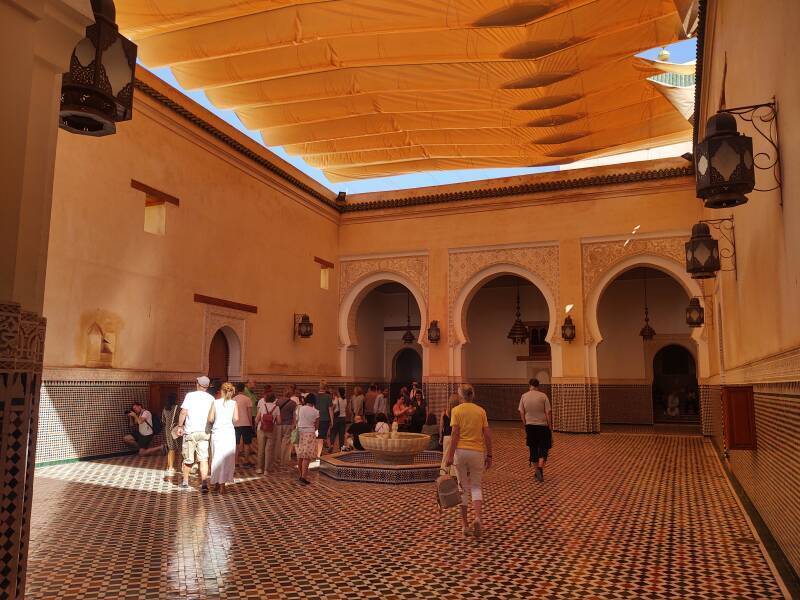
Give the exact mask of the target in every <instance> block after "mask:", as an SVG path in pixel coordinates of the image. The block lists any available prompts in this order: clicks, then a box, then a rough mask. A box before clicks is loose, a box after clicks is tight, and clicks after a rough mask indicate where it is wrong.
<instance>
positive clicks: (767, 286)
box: [700, 0, 800, 572]
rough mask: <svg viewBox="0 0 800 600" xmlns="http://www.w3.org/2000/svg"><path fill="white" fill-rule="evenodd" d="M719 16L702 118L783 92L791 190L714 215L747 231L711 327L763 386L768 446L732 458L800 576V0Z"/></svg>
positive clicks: (733, 2)
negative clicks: (799, 62)
mask: <svg viewBox="0 0 800 600" xmlns="http://www.w3.org/2000/svg"><path fill="white" fill-rule="evenodd" d="M707 13H708V20H707V26H706V30H707V33H706V38H705V39H706V44H705V58H704V61H703V79H702V98H701V111H702V118H701V119H700V122H701V123H705V122H706V119H707V118H708V117H709V116H710V115H713V114H714V113H715V112H716V111H717V110H719V109H720V108H722V107H723V106H722V103H723V99H724V107H725V108H735V107H739V106H744V105H752V104H760V103H765V102H770V101H772V99H773V97H774V98H775V100H776V101H777V104H778V118H777V132H778V136H779V144H780V154H781V163H782V166H783V169H782V171H781V180H782V183H781V190H780V191H770V192H758V191H754V192H753V193H751V194H749V198H750V201H749V202H748V203H747V204H745V205H743V206H739V207H736V208H734V209H732V210H727V211H714V210H708V211H706V214H705V218H711V219H714V218H720V217H723V216H730V215H732V216H733V217H734V220H735V233H736V274H735V275H734V273H732V272H730V273H723V274H721V275H720V276H719V277H718V278H717V281H716V286H712V288H714V291H715V303H718V304H719V306H720V308H721V317H722V323H721V326H720V323H719V317H720V313H719V312H716V314H715V315H714V317H715V319H717V321H716V322H715V331H713V332H709V334H711V335H713V336H714V339H715V340H717V339H719V338H721V339H722V341H723V347H722V352H721V353H720V354H721V360H717V359H716V357H715V356H714V355H712V357H714V360H712V368H714V372H715V373H717V380H718V381H719V382H721V383H722V384H725V385H739V384H745V385H752V386H753V388H754V393H755V420H756V436H757V448H758V449H757V450H754V451H750V450H730V451H728V452H727V453H726V454H725V457H726V460H727V461H728V465H729V466H730V468H731V472H732V473H733V475H734V476H735V477H736V479H737V480H738V481H739V482H740V483H741V485H742V487H743V488H744V490H745V492H746V493H747V495H748V496H749V498H750V500H751V501H752V502H753V504H754V506H755V507H756V509H757V510H758V511H759V513H760V515H761V517H762V518H763V519H764V521H765V523H766V524H767V526H768V527H769V529H770V531H771V532H772V534H773V535H774V536H775V539H776V540H777V542H778V544H779V545H780V547H781V549H782V550H783V552H784V553H785V554H786V556H787V558H788V559H789V562H790V563H791V565H792V566H793V567H794V569H795V571H796V572H800V527H798V523H800V455H799V454H798V452H797V433H796V432H797V431H798V430H800V319H798V315H799V314H800V309H799V308H798V307H800V277H798V274H800V172H798V170H797V168H796V165H797V164H799V163H800V141H798V140H800V137H799V136H800V113H798V111H797V107H799V106H800V78H798V75H797V67H796V64H795V63H796V61H795V60H794V59H793V54H792V53H793V49H794V48H795V47H796V43H797V35H798V32H799V31H800V29H799V27H800V3H798V2H796V1H795V0H774V1H771V2H769V3H759V2H751V1H749V0H710V1H709V3H708V10H707ZM762 114H764V113H762ZM737 122H738V126H739V130H740V131H741V132H743V133H745V134H747V135H749V136H751V137H752V138H753V150H754V152H756V153H758V152H765V151H770V148H769V146H768V144H767V142H766V141H765V140H764V139H763V138H762V137H761V136H759V135H758V134H757V133H755V132H754V131H753V129H752V128H751V127H750V126H749V125H747V124H744V123H742V122H741V121H738V120H737ZM702 135H703V131H702V129H701V131H700V136H701V138H702ZM759 164H763V163H762V161H759ZM756 182H757V187H759V188H770V187H773V186H774V185H775V180H774V179H773V174H772V172H769V171H757V172H756ZM781 200H782V202H783V205H782V206H781ZM720 363H721V364H720ZM711 399H712V401H713V402H714V405H715V406H713V407H712V415H713V432H712V433H713V439H714V441H715V443H716V444H717V445H718V446H719V447H720V449H721V450H724V440H723V436H722V418H721V415H722V408H721V405H720V396H719V388H715V389H714V390H713V394H712V395H711Z"/></svg>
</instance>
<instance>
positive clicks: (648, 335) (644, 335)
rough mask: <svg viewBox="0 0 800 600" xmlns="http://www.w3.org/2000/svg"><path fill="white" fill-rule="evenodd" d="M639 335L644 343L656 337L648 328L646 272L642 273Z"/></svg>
mask: <svg viewBox="0 0 800 600" xmlns="http://www.w3.org/2000/svg"><path fill="white" fill-rule="evenodd" d="M639 335H640V336H642V339H643V340H644V341H646V342H649V341H650V340H652V339H653V338H654V337H655V336H656V330H655V329H653V328H652V327H651V326H650V310H649V309H648V307H647V270H646V269H645V271H644V327H642V328H641V329H640V330H639Z"/></svg>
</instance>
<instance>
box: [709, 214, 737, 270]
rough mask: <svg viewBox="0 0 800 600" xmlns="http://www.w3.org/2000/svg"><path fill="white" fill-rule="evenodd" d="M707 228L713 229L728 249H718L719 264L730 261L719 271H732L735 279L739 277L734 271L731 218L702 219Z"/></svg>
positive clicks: (734, 260) (734, 253) (734, 258)
mask: <svg viewBox="0 0 800 600" xmlns="http://www.w3.org/2000/svg"><path fill="white" fill-rule="evenodd" d="M700 222H701V223H705V224H706V225H708V226H709V227H713V228H714V229H715V230H716V231H718V232H719V234H720V235H721V236H722V237H723V238H724V239H725V241H726V242H728V247H723V248H720V249H719V257H720V262H721V261H722V260H723V259H724V260H728V261H730V263H729V265H730V266H729V267H727V268H725V267H723V268H721V269H720V271H733V272H734V274H735V276H736V278H737V279H738V277H739V275H738V273H737V271H736V232H735V230H734V226H733V217H732V216H731V217H725V218H723V219H703V220H702V221H700Z"/></svg>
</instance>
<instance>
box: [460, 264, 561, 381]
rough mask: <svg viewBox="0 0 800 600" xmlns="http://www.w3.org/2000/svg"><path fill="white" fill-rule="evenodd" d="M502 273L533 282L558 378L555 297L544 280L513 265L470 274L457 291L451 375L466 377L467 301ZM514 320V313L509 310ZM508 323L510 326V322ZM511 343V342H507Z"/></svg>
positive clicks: (559, 352) (558, 351) (559, 366)
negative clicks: (542, 306)
mask: <svg viewBox="0 0 800 600" xmlns="http://www.w3.org/2000/svg"><path fill="white" fill-rule="evenodd" d="M501 276H516V277H519V278H522V279H524V280H525V281H528V282H529V283H531V284H533V286H535V288H536V289H537V290H538V292H539V293H540V294H541V296H542V297H543V298H544V300H545V303H546V315H547V319H546V320H547V322H548V327H547V333H546V335H545V340H544V341H545V342H547V343H548V344H549V345H550V361H551V371H550V372H551V374H552V376H553V377H560V376H561V372H562V364H561V340H560V338H558V337H557V336H556V335H555V332H556V320H557V319H556V316H557V314H558V313H557V307H556V300H555V298H556V296H555V294H554V293H553V291H552V290H551V289H550V288H549V287H548V285H547V284H546V283H545V281H544V280H543V279H542V278H541V277H539V276H538V275H537V274H535V273H533V272H531V271H529V270H528V269H525V268H523V267H520V266H518V265H514V264H496V265H491V266H489V267H486V268H485V269H482V270H481V271H478V272H477V273H475V275H473V276H472V277H471V278H470V279H469V280H468V281H467V283H466V284H464V287H463V288H462V289H461V291H460V292H459V294H458V296H457V297H456V299H455V302H454V303H453V313H452V315H451V317H452V323H453V333H454V335H455V339H454V340H453V342H452V343H451V347H450V373H451V375H453V376H454V377H457V378H460V379H464V378H465V377H469V374H468V373H466V371H465V364H464V346H465V345H466V344H468V343H469V341H470V340H469V336H468V327H467V313H468V311H469V306H470V303H471V302H472V300H473V298H474V297H475V295H476V294H477V293H478V292H479V290H481V289H482V288H483V287H484V285H486V284H487V283H488V282H490V281H492V280H493V279H496V278H498V277H501ZM511 316H512V321H513V312H512V315H511ZM508 326H509V327H510V326H511V322H509V324H508ZM509 344H510V342H509Z"/></svg>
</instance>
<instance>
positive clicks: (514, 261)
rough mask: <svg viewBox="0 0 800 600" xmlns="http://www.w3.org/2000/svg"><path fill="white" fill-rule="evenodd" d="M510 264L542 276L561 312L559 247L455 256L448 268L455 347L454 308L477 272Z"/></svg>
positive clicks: (487, 250) (452, 337)
mask: <svg viewBox="0 0 800 600" xmlns="http://www.w3.org/2000/svg"><path fill="white" fill-rule="evenodd" d="M501 264H510V265H515V266H517V267H520V268H522V269H525V270H527V271H530V272H531V273H534V274H535V275H537V276H539V277H540V278H541V279H542V280H543V281H544V282H545V284H546V285H547V287H548V288H550V293H551V294H552V295H553V297H554V299H555V308H556V310H558V306H559V302H558V291H559V265H558V246H542V247H527V248H525V247H523V248H500V249H486V250H476V251H474V252H452V253H451V254H450V256H449V265H448V278H447V282H448V284H447V285H448V289H447V302H448V304H447V306H448V310H447V313H448V315H449V317H448V331H449V336H448V340H450V343H451V344H453V343H455V335H454V319H455V315H454V314H453V306H454V304H455V301H456V298H458V296H459V294H460V293H461V291H462V290H463V289H464V286H465V285H466V284H467V282H468V281H469V280H470V279H472V278H473V277H474V276H475V275H476V274H477V273H478V272H480V271H482V270H484V269H486V268H488V267H491V266H492V265H501Z"/></svg>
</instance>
